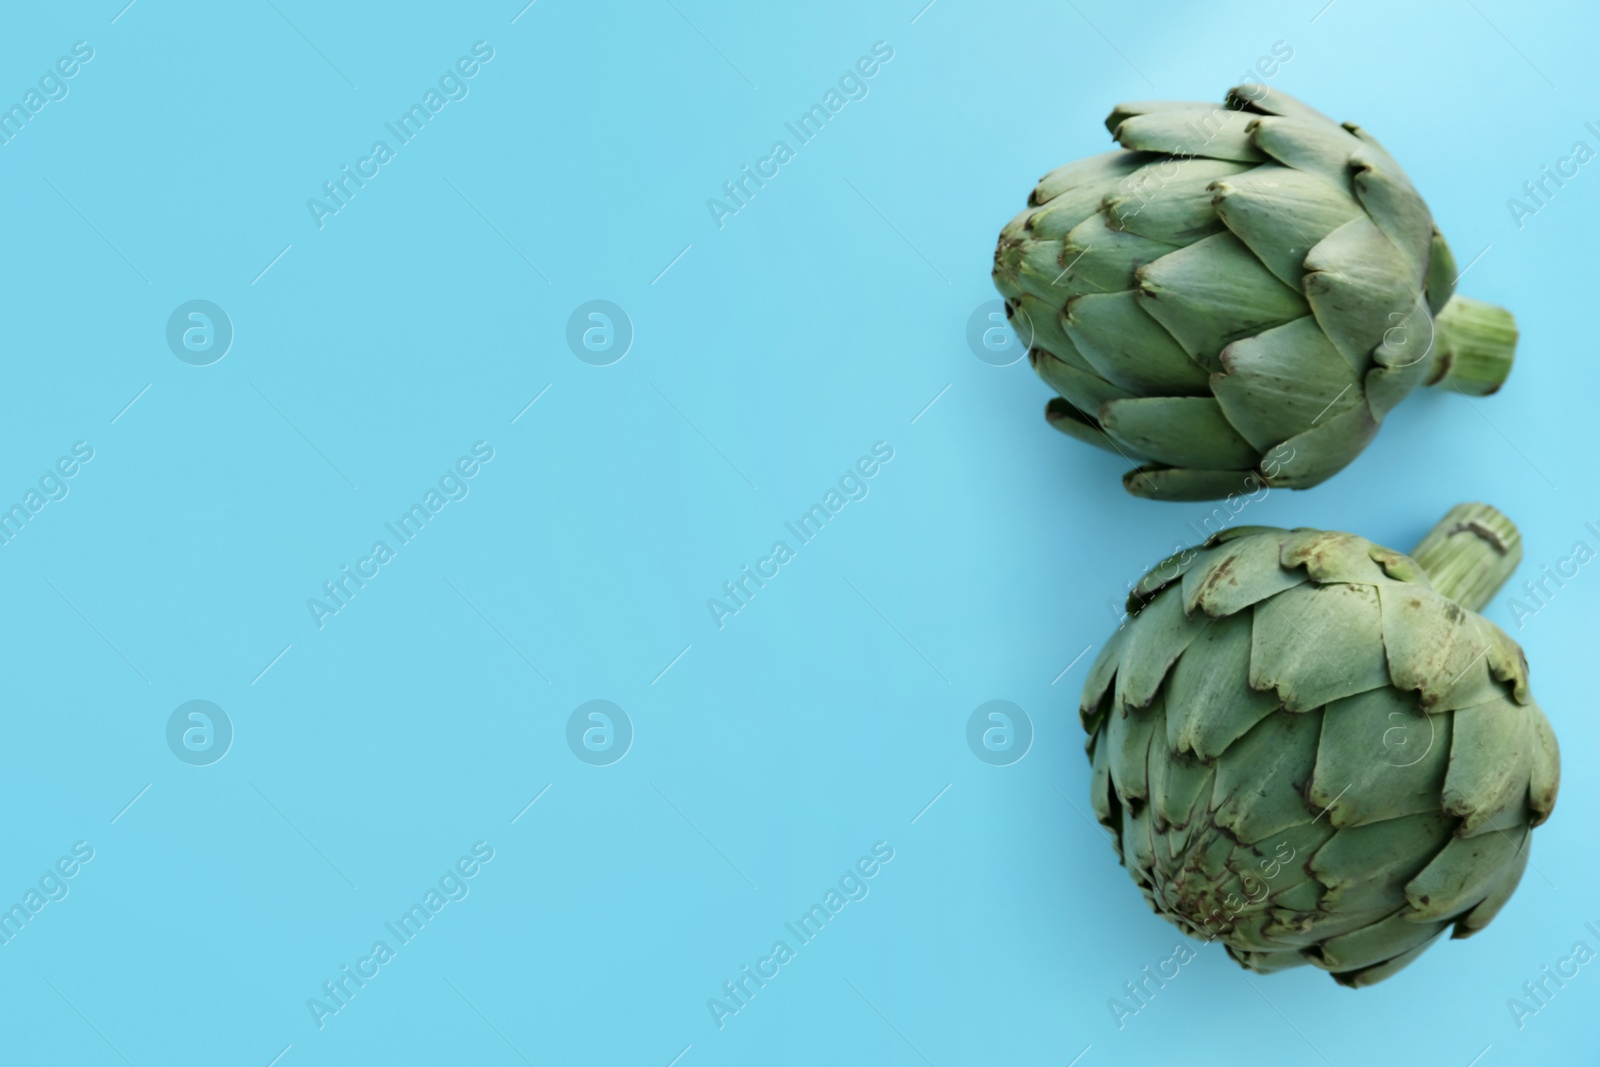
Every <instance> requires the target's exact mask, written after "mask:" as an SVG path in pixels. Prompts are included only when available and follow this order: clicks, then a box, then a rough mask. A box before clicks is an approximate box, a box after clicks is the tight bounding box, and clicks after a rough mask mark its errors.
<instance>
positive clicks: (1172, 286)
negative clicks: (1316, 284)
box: [1136, 224, 1370, 371]
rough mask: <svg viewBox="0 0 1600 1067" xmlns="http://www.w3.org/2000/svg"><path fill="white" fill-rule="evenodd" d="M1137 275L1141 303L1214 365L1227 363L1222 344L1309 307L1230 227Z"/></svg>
mask: <svg viewBox="0 0 1600 1067" xmlns="http://www.w3.org/2000/svg"><path fill="white" fill-rule="evenodd" d="M1347 225H1349V224H1347ZM1336 232H1337V231H1336ZM1319 247H1320V246H1319ZM1136 276H1137V280H1138V285H1139V288H1138V294H1139V304H1140V306H1141V307H1143V308H1144V310H1145V311H1146V312H1147V313H1148V314H1149V315H1150V317H1151V318H1153V319H1155V320H1156V321H1157V322H1159V323H1160V324H1161V325H1162V326H1164V327H1166V329H1167V332H1168V333H1170V334H1172V336H1173V337H1175V338H1177V340H1178V343H1179V344H1180V345H1182V346H1183V347H1184V350H1185V351H1186V352H1188V353H1189V355H1191V356H1192V357H1194V359H1195V361H1196V362H1198V363H1200V364H1202V365H1203V366H1205V367H1207V368H1208V369H1210V370H1213V371H1217V370H1221V369H1222V362H1221V358H1220V357H1221V353H1222V350H1223V349H1224V348H1226V347H1228V345H1230V344H1232V343H1233V342H1234V341H1237V340H1240V339H1241V338H1245V337H1251V336H1254V335H1255V334H1258V333H1260V332H1261V331H1262V330H1266V329H1270V328H1271V327H1273V326H1281V325H1283V324H1284V323H1286V322H1290V321H1292V320H1294V319H1298V318H1300V317H1301V316H1303V315H1305V314H1306V311H1307V301H1306V299H1305V297H1303V296H1302V295H1301V293H1300V291H1299V290H1297V289H1291V288H1290V287H1289V286H1287V285H1285V284H1283V283H1282V282H1280V281H1279V280H1278V279H1277V278H1275V277H1273V275H1272V272H1271V271H1269V270H1267V268H1266V267H1265V266H1263V265H1262V263H1261V261H1260V260H1259V259H1257V258H1256V256H1255V254H1254V253H1253V252H1251V251H1250V249H1249V248H1248V247H1247V246H1246V245H1245V244H1244V242H1242V241H1240V240H1239V238H1237V237H1235V236H1234V235H1233V234H1232V233H1228V232H1223V233H1217V234H1212V235H1211V236H1210V237H1203V238H1201V239H1200V240H1198V241H1196V242H1195V243H1194V244H1191V245H1188V246H1187V247H1184V248H1180V249H1178V250H1177V251H1175V252H1171V253H1169V254H1168V255H1165V256H1162V257H1161V258H1160V259H1157V260H1155V261H1153V262H1151V263H1147V264H1145V265H1144V266H1142V267H1140V268H1139V269H1138V270H1137V271H1136ZM1319 321H1320V320H1319ZM1369 347H1370V346H1369Z"/></svg>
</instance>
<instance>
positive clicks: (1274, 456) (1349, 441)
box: [1261, 403, 1378, 489]
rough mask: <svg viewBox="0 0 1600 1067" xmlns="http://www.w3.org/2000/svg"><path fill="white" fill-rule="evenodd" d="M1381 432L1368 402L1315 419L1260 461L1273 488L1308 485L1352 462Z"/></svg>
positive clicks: (1314, 483) (1307, 486) (1299, 487)
mask: <svg viewBox="0 0 1600 1067" xmlns="http://www.w3.org/2000/svg"><path fill="white" fill-rule="evenodd" d="M1377 432H1378V423H1377V420H1376V419H1374V418H1373V417H1372V412H1371V411H1370V410H1368V408H1367V405H1366V404H1365V403H1361V404H1354V405H1351V406H1349V407H1341V409H1340V410H1336V411H1333V412H1331V413H1330V414H1327V415H1324V416H1322V417H1321V418H1319V419H1315V420H1313V422H1312V425H1311V427H1310V428H1309V429H1307V430H1306V431H1305V432H1304V433H1300V434H1296V435H1295V436H1294V437H1291V438H1289V439H1288V440H1287V441H1285V442H1283V443H1282V444H1280V445H1278V446H1277V447H1275V448H1272V449H1269V450H1268V451H1267V453H1266V454H1265V456H1263V458H1262V461H1261V469H1262V473H1263V474H1265V475H1266V479H1267V484H1268V485H1270V486H1272V487H1273V488H1274V489H1307V488H1310V487H1311V486H1313V485H1316V484H1317V483H1318V482H1321V481H1324V480H1326V479H1327V478H1330V477H1332V476H1333V475H1334V474H1336V473H1338V472H1339V471H1341V470H1343V469H1344V468H1345V467H1347V466H1349V465H1350V463H1351V462H1352V461H1353V460H1354V459H1355V458H1356V457H1357V456H1359V455H1361V450H1362V449H1364V448H1366V447H1367V442H1369V441H1371V440H1372V438H1373V436H1374V435H1375V434H1377Z"/></svg>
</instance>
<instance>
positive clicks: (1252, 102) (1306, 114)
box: [1227, 82, 1337, 127]
mask: <svg viewBox="0 0 1600 1067" xmlns="http://www.w3.org/2000/svg"><path fill="white" fill-rule="evenodd" d="M1227 100H1228V106H1229V107H1233V108H1238V109H1239V110H1241V111H1255V112H1259V113H1261V114H1263V115H1285V116H1288V117H1289V118H1295V119H1304V120H1305V121H1307V122H1317V123H1326V124H1327V125H1329V126H1335V127H1336V126H1337V124H1336V123H1335V122H1334V121H1333V119H1331V118H1329V117H1328V116H1327V115H1324V114H1323V113H1322V112H1320V111H1318V110H1317V109H1316V108H1314V107H1310V106H1308V105H1306V104H1302V103H1301V102H1300V101H1299V100H1296V99H1295V98H1294V97H1292V96H1290V95H1289V94H1288V93H1285V92H1282V91H1281V90H1278V89H1272V88H1269V87H1267V86H1266V85H1265V84H1263V83H1261V82H1256V83H1254V84H1246V85H1235V86H1234V87H1233V88H1232V89H1229V90H1228V96H1227Z"/></svg>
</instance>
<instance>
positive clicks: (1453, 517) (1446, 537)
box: [1411, 504, 1522, 611]
mask: <svg viewBox="0 0 1600 1067" xmlns="http://www.w3.org/2000/svg"><path fill="white" fill-rule="evenodd" d="M1411 558H1412V559H1413V560H1415V561H1416V563H1417V566H1419V567H1421V568H1422V570H1423V572H1424V573H1425V574H1427V576H1428V581H1429V582H1430V583H1432V585H1433V588H1434V591H1435V592H1437V593H1440V594H1441V595H1443V596H1447V597H1449V598H1450V599H1451V600H1454V601H1455V602H1456V603H1457V604H1460V605H1461V606H1462V607H1464V608H1466V609H1467V610H1468V611H1482V610H1483V609H1484V608H1485V607H1487V606H1488V604H1489V601H1490V600H1491V599H1493V597H1494V595H1495V593H1497V592H1499V591H1500V587H1501V586H1502V585H1504V584H1505V583H1506V579H1508V578H1510V577H1511V573H1512V572H1513V571H1515V570H1516V569H1517V564H1519V563H1521V562H1522V534H1521V532H1520V531H1518V529H1517V527H1516V524H1515V523H1513V522H1512V521H1511V520H1510V519H1508V518H1506V517H1505V516H1504V515H1502V514H1501V513H1500V512H1499V511H1497V510H1496V509H1494V508H1492V507H1490V506H1489V505H1488V504H1457V505H1456V506H1455V507H1453V508H1451V509H1450V510H1449V511H1448V512H1447V513H1446V514H1445V517H1444V518H1443V519H1441V520H1440V521H1439V524H1438V525H1437V526H1435V527H1434V528H1433V529H1432V530H1430V531H1428V536H1426V537H1424V538H1423V539H1422V542H1421V543H1420V544H1418V545H1417V547H1416V548H1415V549H1413V550H1412V552H1411Z"/></svg>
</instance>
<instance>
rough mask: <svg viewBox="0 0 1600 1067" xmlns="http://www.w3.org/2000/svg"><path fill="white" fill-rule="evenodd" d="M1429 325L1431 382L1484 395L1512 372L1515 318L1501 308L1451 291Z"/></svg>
mask: <svg viewBox="0 0 1600 1067" xmlns="http://www.w3.org/2000/svg"><path fill="white" fill-rule="evenodd" d="M1433 331H1434V333H1433V344H1434V355H1433V372H1432V373H1431V374H1430V375H1429V377H1428V384H1429V385H1438V386H1442V387H1444V388H1446V389H1459V390H1460V391H1461V392H1463V393H1466V394H1467V395H1468V396H1488V395H1489V394H1490V393H1493V392H1495V391H1496V390H1497V389H1499V388H1500V386H1501V385H1502V384H1504V382H1505V380H1506V378H1507V376H1509V375H1510V374H1511V363H1512V361H1513V360H1514V359H1515V358H1516V353H1517V320H1516V319H1515V318H1514V317H1513V316H1512V314H1511V312H1509V311H1507V310H1506V309H1505V308H1503V307H1498V306H1496V305H1494V304H1486V303H1484V302H1483V301H1481V300H1469V299H1468V298H1467V297H1464V296H1453V297H1451V298H1450V300H1449V302H1448V303H1446V304H1445V306H1444V307H1443V308H1440V309H1439V314H1437V315H1435V316H1434V319H1433Z"/></svg>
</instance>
